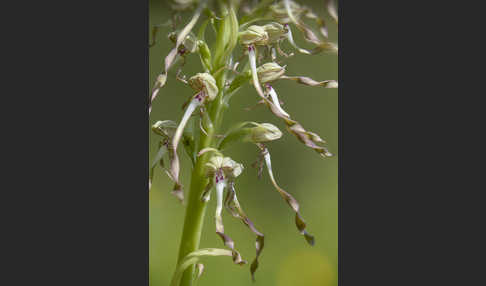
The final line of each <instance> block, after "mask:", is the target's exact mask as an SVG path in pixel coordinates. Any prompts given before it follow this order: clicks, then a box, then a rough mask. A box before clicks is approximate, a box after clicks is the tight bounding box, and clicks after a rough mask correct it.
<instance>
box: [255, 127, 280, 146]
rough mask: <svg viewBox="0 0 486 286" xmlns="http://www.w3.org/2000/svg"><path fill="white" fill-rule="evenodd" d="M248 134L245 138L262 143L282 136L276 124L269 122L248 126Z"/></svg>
mask: <svg viewBox="0 0 486 286" xmlns="http://www.w3.org/2000/svg"><path fill="white" fill-rule="evenodd" d="M249 131H250V134H249V136H248V137H247V138H246V140H248V141H251V142H253V143H263V142H268V141H273V140H277V139H279V138H280V137H282V132H281V131H280V129H278V128H277V126H275V125H273V124H270V123H261V124H258V125H257V126H256V127H252V128H249Z"/></svg>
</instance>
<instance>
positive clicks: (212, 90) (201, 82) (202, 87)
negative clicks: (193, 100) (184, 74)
mask: <svg viewBox="0 0 486 286" xmlns="http://www.w3.org/2000/svg"><path fill="white" fill-rule="evenodd" d="M188 83H189V85H190V86H191V87H192V88H193V89H194V90H196V91H203V92H204V93H205V94H206V96H207V97H208V98H209V100H213V99H215V98H216V96H217V95H218V86H217V85H216V80H215V79H214V77H213V76H212V75H210V74H209V73H198V74H196V75H194V76H192V77H191V78H190V79H189V81H188Z"/></svg>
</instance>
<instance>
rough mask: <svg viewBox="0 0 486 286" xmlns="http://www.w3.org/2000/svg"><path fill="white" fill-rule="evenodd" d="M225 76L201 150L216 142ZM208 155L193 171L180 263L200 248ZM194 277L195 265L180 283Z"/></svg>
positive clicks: (187, 284)
mask: <svg viewBox="0 0 486 286" xmlns="http://www.w3.org/2000/svg"><path fill="white" fill-rule="evenodd" d="M225 77H226V72H223V73H221V75H220V76H219V77H217V78H216V81H217V82H218V86H220V87H221V88H220V90H221V92H220V93H219V95H218V97H217V98H216V99H215V101H214V104H212V106H211V107H212V108H211V112H210V118H211V120H212V122H213V124H214V125H213V128H208V130H206V131H207V133H208V135H207V136H206V135H205V134H203V133H201V137H200V144H199V146H200V147H199V150H201V149H203V148H206V147H212V145H213V144H215V143H216V142H215V141H216V140H213V139H214V135H215V134H216V131H217V130H219V127H220V124H221V122H222V117H223V111H224V108H223V100H222V98H223V92H222V90H223V89H222V87H223V83H224V79H225ZM213 141H214V142H213ZM199 150H198V151H199ZM207 155H208V154H204V155H202V156H201V157H199V158H198V159H197V161H196V165H195V166H194V170H193V172H192V176H191V186H190V190H189V196H188V199H187V206H186V216H185V219H184V229H183V231H182V238H181V244H180V248H179V258H178V262H177V263H178V264H179V263H180V262H181V261H182V260H183V259H184V257H185V256H186V255H187V254H189V253H191V252H193V251H195V250H198V249H199V241H200V239H201V231H202V228H203V223H204V215H205V212H206V205H207V202H206V203H205V202H202V200H201V195H202V192H203V191H204V188H205V187H206V185H207V183H208V179H207V178H206V177H205V173H204V165H205V164H206V162H207V160H208V156H207ZM193 277H194V265H193V266H191V267H189V268H188V269H187V270H186V271H184V274H183V276H182V279H181V284H180V285H181V286H191V285H192V281H193Z"/></svg>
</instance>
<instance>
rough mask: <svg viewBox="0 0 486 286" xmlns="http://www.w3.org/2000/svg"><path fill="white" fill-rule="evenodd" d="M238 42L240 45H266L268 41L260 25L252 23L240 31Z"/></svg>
mask: <svg viewBox="0 0 486 286" xmlns="http://www.w3.org/2000/svg"><path fill="white" fill-rule="evenodd" d="M238 36H239V37H240V43H241V44H242V45H246V46H248V45H251V44H255V45H260V46H262V45H266V44H267V43H268V34H267V32H266V31H265V29H264V28H263V27H262V26H257V25H252V26H250V27H248V29H246V30H245V31H243V32H240V33H239V35H238Z"/></svg>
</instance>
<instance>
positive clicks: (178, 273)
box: [170, 248, 233, 286]
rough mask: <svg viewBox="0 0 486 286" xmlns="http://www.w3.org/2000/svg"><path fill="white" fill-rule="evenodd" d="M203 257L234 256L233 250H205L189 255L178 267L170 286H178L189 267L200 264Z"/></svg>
mask: <svg viewBox="0 0 486 286" xmlns="http://www.w3.org/2000/svg"><path fill="white" fill-rule="evenodd" d="M203 256H233V252H232V251H231V250H227V249H220V248H203V249H199V250H196V251H193V252H191V253H189V254H188V255H186V257H184V259H182V261H181V262H180V263H179V265H178V266H177V269H176V270H175V272H174V275H173V276H172V281H171V282H170V286H178V285H179V281H180V280H181V277H182V274H183V273H184V271H185V270H186V269H187V268H188V267H189V266H191V265H193V264H196V263H197V262H199V260H200V259H201V257H203Z"/></svg>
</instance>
